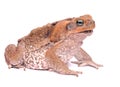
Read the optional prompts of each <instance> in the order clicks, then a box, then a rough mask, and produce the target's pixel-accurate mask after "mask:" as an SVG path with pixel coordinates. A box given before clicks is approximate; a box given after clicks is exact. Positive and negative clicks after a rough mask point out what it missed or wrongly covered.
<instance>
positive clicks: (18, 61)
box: [4, 44, 24, 69]
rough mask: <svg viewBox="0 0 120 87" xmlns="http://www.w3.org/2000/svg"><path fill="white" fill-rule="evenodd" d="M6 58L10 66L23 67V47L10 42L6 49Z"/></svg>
mask: <svg viewBox="0 0 120 87" xmlns="http://www.w3.org/2000/svg"><path fill="white" fill-rule="evenodd" d="M4 55H5V60H6V63H7V64H8V68H9V69H10V68H23V67H24V66H23V65H22V64H23V59H22V57H23V52H22V49H21V48H20V47H19V46H18V47H16V46H15V45H14V44H10V45H8V46H7V47H6V49H5V53H4Z"/></svg>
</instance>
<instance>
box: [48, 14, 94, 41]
mask: <svg viewBox="0 0 120 87" xmlns="http://www.w3.org/2000/svg"><path fill="white" fill-rule="evenodd" d="M94 28H95V21H94V20H93V19H92V17H91V16H90V15H83V16H80V17H78V18H69V19H64V20H61V21H59V22H56V24H54V29H53V31H52V32H51V35H50V40H51V41H54V42H56V41H59V40H62V39H65V38H66V37H67V36H69V35H71V34H78V33H84V34H86V35H90V34H91V33H92V32H93V29H94Z"/></svg>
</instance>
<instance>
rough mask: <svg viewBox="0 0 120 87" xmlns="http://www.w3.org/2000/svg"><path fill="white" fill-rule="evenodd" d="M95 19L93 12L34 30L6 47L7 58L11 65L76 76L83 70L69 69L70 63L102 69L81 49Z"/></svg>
mask: <svg viewBox="0 0 120 87" xmlns="http://www.w3.org/2000/svg"><path fill="white" fill-rule="evenodd" d="M94 28H95V21H94V20H93V19H92V17H91V16H90V15H83V16H80V17H77V18H68V19H64V20H60V21H57V22H54V23H48V24H47V25H44V26H42V27H38V28H36V29H33V30H32V31H31V32H30V33H29V34H28V35H27V36H24V37H23V38H20V39H19V40H18V44H17V46H15V45H14V44H10V45H8V46H7V47H6V49H5V60H6V63H7V64H8V66H9V68H29V69H35V70H39V69H40V70H41V69H43V70H52V71H55V72H58V73H61V74H67V75H76V76H78V74H79V73H81V72H80V71H74V70H71V69H69V68H68V65H67V64H68V62H69V61H70V59H71V58H73V57H75V58H76V59H77V61H73V62H72V63H74V64H78V66H87V65H88V66H92V67H95V68H99V67H100V66H102V65H100V64H96V63H95V62H93V61H92V59H91V57H90V56H89V55H88V54H87V53H86V52H85V51H84V50H83V49H82V48H81V45H82V43H83V40H84V39H85V38H86V37H87V36H90V35H91V34H92V32H93V29H94Z"/></svg>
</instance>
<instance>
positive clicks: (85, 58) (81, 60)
mask: <svg viewBox="0 0 120 87" xmlns="http://www.w3.org/2000/svg"><path fill="white" fill-rule="evenodd" d="M75 58H76V59H77V60H78V61H73V62H72V63H75V64H78V66H92V67H94V68H96V69H98V68H99V67H102V66H103V65H101V64H97V63H95V62H94V61H93V60H92V58H91V57H90V56H89V55H88V54H87V53H86V52H85V51H84V50H83V49H82V48H81V49H79V51H78V53H77V54H75Z"/></svg>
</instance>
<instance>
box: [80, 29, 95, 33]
mask: <svg viewBox="0 0 120 87" xmlns="http://www.w3.org/2000/svg"><path fill="white" fill-rule="evenodd" d="M92 32H93V30H86V31H82V32H79V33H92Z"/></svg>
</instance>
